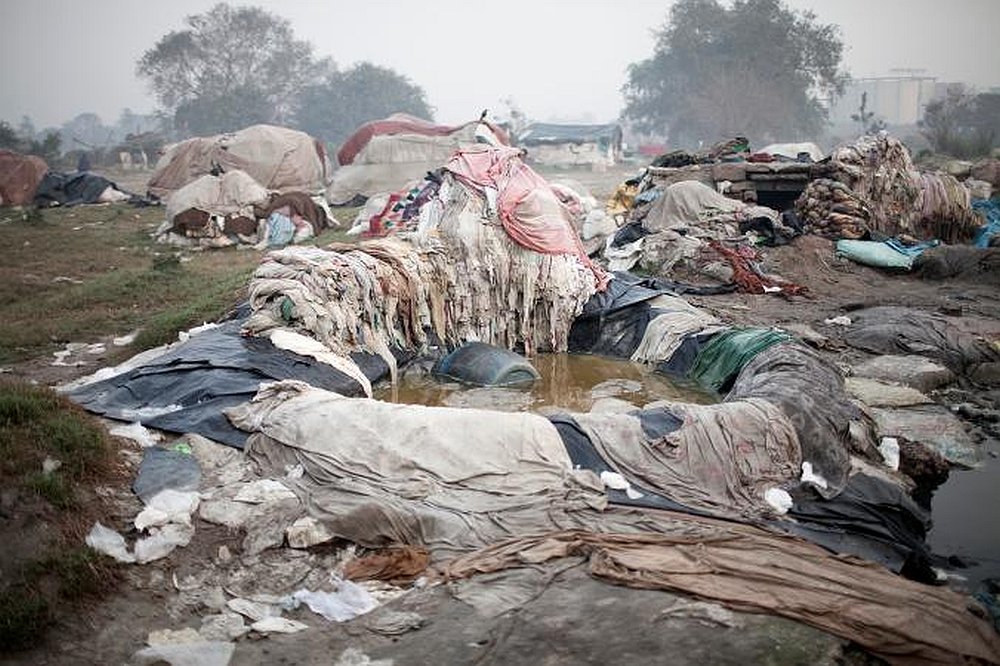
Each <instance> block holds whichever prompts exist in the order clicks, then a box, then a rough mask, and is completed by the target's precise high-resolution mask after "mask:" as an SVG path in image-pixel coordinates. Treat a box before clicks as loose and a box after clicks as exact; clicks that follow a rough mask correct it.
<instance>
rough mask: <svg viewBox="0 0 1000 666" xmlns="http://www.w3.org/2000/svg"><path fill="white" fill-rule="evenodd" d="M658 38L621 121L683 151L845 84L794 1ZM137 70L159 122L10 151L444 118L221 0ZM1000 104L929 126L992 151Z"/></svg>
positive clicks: (803, 132) (793, 134) (728, 5)
mask: <svg viewBox="0 0 1000 666" xmlns="http://www.w3.org/2000/svg"><path fill="white" fill-rule="evenodd" d="M653 34H654V37H655V46H654V49H653V53H652V54H651V55H650V57H649V58H646V59H644V60H641V61H639V62H635V63H632V64H630V65H629V66H628V68H627V70H626V82H625V84H624V86H623V87H622V90H621V92H622V94H623V96H624V108H623V110H622V113H621V120H622V121H623V122H625V123H627V124H629V125H630V127H631V128H632V129H634V130H636V131H638V132H639V133H641V134H644V135H646V136H648V137H652V138H655V140H657V141H663V140H666V142H667V143H668V144H669V145H671V146H672V147H694V146H697V145H698V144H699V143H702V142H705V143H711V142H714V141H717V140H719V139H722V138H729V137H733V136H737V135H740V136H747V137H749V138H750V139H751V143H752V144H753V145H759V144H761V143H769V142H772V141H785V140H803V139H808V138H814V137H817V136H818V135H819V134H821V133H822V131H823V129H824V127H825V126H826V124H827V109H828V108H829V105H830V103H831V102H832V101H833V99H834V98H835V97H836V96H837V95H840V94H841V93H842V92H843V89H844V85H845V83H846V82H847V81H848V75H847V73H846V72H845V71H844V70H843V69H842V57H843V50H844V45H843V42H842V40H841V36H840V32H839V28H838V27H837V26H834V25H825V24H822V23H820V22H819V21H818V20H817V18H816V16H815V14H813V13H811V12H808V11H794V10H791V9H789V8H788V7H787V6H786V5H785V4H784V2H783V0H732V1H731V2H725V3H724V2H721V1H720V0H677V1H676V2H674V3H673V4H672V5H671V7H670V9H669V11H668V12H667V14H666V20H665V22H664V24H663V25H662V26H660V27H659V28H657V29H656V30H654V33H653ZM136 72H137V74H138V75H139V76H140V77H141V78H143V79H145V80H146V82H147V83H148V84H149V87H150V89H151V91H152V93H153V94H154V96H155V97H156V100H157V102H158V104H159V110H158V111H157V113H156V114H155V115H153V116H140V115H137V114H133V113H132V112H131V111H129V110H127V109H126V110H125V111H124V112H123V116H122V118H120V119H119V121H118V123H116V124H115V125H113V126H110V127H109V126H104V125H103V123H102V122H101V121H100V119H99V118H98V117H97V116H96V115H95V114H92V113H91V114H80V115H78V116H77V117H76V118H74V119H73V120H72V121H69V122H68V123H66V124H64V125H63V127H62V128H61V129H50V130H46V131H44V132H41V133H39V132H35V131H34V129H33V127H31V123H30V120H28V119H24V120H23V121H22V123H21V126H20V127H18V128H14V127H12V126H10V125H9V124H7V123H0V147H14V148H15V149H17V148H18V147H19V148H21V149H23V151H24V152H34V153H36V154H43V156H44V154H51V153H53V152H55V153H58V152H59V150H60V139H61V142H62V143H61V150H62V151H64V152H65V151H67V150H71V149H74V148H75V149H86V147H87V146H88V145H95V146H99V145H112V144H114V143H115V142H116V141H117V142H121V141H124V140H125V139H126V136H127V134H128V132H125V131H122V128H128V127H136V128H139V129H133V130H130V131H131V132H132V133H133V134H136V133H140V131H141V132H148V131H150V130H152V129H157V130H159V131H160V132H161V133H164V134H165V135H166V136H167V137H168V138H171V139H179V138H185V137H188V136H194V135H208V134H217V133H222V132H228V131H233V130H236V129H240V128H242V127H246V126H248V125H253V124H256V123H274V124H280V125H285V126H289V127H294V128H297V129H301V130H303V131H305V132H308V133H309V134H311V135H313V136H316V137H319V138H321V139H323V140H325V141H326V142H328V143H330V144H331V145H339V144H340V143H341V142H343V141H344V140H345V139H346V138H347V137H348V136H350V134H351V133H352V132H353V131H354V130H355V129H356V128H357V127H358V126H359V125H361V124H363V123H365V122H368V121H371V120H375V119H378V118H383V117H385V116H387V115H389V114H391V113H395V112H404V113H409V114H412V115H415V116H419V117H422V118H426V119H428V120H433V108H432V107H431V105H430V104H429V103H428V100H427V96H426V94H425V92H424V90H423V89H422V88H421V87H420V86H419V85H417V84H415V83H413V82H412V81H410V80H409V79H408V78H406V77H405V76H403V75H401V74H399V73H398V72H395V71H394V70H392V69H389V68H386V67H382V66H379V65H376V64H374V63H370V62H362V63H358V64H355V65H353V66H351V67H347V68H340V67H338V66H337V65H336V63H335V62H334V61H333V60H332V59H330V58H320V57H317V56H316V54H315V53H314V51H313V46H312V45H311V44H310V43H308V42H306V41H303V40H299V39H297V38H296V37H295V34H294V32H293V30H292V26H291V23H290V22H289V21H288V20H287V19H285V18H282V17H280V16H277V15H275V14H271V13H269V12H267V11H265V10H263V9H261V8H259V7H233V6H230V5H228V4H224V3H220V4H217V5H215V6H214V7H212V8H211V9H210V10H209V11H207V12H205V13H203V14H195V15H191V16H188V17H187V18H186V19H185V20H184V27H183V28H181V29H180V30H175V31H171V32H168V33H167V34H165V35H164V36H163V37H161V38H160V39H159V40H158V41H157V42H156V43H155V44H154V45H153V46H152V47H151V48H149V49H148V50H147V51H146V52H145V53H143V54H142V56H141V57H140V59H139V60H138V62H137V63H136ZM510 104H511V103H510V102H509V101H508V105H510ZM511 108H513V107H511ZM996 109H997V101H996V96H995V95H993V96H990V95H979V96H976V95H971V94H968V93H965V94H963V95H960V96H954V95H951V96H949V97H948V99H945V100H941V101H939V102H935V103H934V104H932V105H931V106H929V107H928V109H927V115H926V117H925V121H924V124H923V127H922V130H923V132H924V134H925V136H927V138H928V139H929V140H930V142H931V144H932V146H933V147H934V148H935V150H938V151H940V152H949V153H952V154H958V153H961V154H962V155H966V154H973V153H977V152H979V153H981V152H982V151H987V152H988V150H989V148H990V147H991V146H992V145H994V144H995V143H996V140H997V139H998V138H1000V128H997V127H996V118H997V117H998V116H997V113H996ZM859 113H860V115H859V116H858V117H857V120H858V121H859V123H860V125H861V126H862V127H864V128H865V129H866V130H867V129H868V126H869V125H871V127H876V126H877V124H876V122H875V121H876V120H877V119H871V118H869V117H868V116H870V115H871V114H869V113H867V112H866V110H865V108H864V105H862V108H861V109H860V112H859ZM511 115H512V121H517V120H518V119H517V118H515V117H514V115H513V112H512V114H511ZM520 120H521V121H523V120H524V119H523V118H521V119H520Z"/></svg>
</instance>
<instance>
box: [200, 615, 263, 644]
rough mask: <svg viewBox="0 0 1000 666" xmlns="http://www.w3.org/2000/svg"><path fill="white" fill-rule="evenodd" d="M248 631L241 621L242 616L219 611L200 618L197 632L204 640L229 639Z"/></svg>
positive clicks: (248, 628)
mask: <svg viewBox="0 0 1000 666" xmlns="http://www.w3.org/2000/svg"><path fill="white" fill-rule="evenodd" d="M249 631H250V627H248V626H247V625H246V624H244V623H243V616H241V615H238V614H236V613H219V614H218V615H206V616H205V617H203V618H201V629H199V630H198V633H199V634H200V635H201V637H202V638H203V639H204V640H206V641H231V640H234V639H236V638H239V637H240V636H243V635H244V634H246V633H247V632H249Z"/></svg>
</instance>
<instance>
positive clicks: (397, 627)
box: [367, 611, 424, 636]
mask: <svg viewBox="0 0 1000 666" xmlns="http://www.w3.org/2000/svg"><path fill="white" fill-rule="evenodd" d="M423 623H424V618H423V616H422V615H420V614H419V613H412V612H407V611H387V612H385V613H381V614H380V615H379V616H378V617H374V618H372V619H370V620H369V621H368V623H367V627H368V628H369V629H370V630H372V631H374V632H375V633H377V634H382V635H383V636H398V635H400V634H405V633H406V632H408V631H413V630H414V629H419V628H420V627H421V625H423Z"/></svg>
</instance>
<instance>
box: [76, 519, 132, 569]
mask: <svg viewBox="0 0 1000 666" xmlns="http://www.w3.org/2000/svg"><path fill="white" fill-rule="evenodd" d="M86 542H87V545H88V546H90V547H91V548H93V549H94V550H96V551H97V552H99V553H104V554H105V555H108V556H110V557H113V558H115V559H116V560H118V561H119V562H128V563H132V562H135V555H133V554H132V553H130V552H128V546H126V545H125V537H123V536H122V535H121V534H119V533H118V532H116V531H114V530H113V529H111V528H110V527H105V526H104V525H102V524H101V523H100V522H97V523H94V526H93V527H92V528H91V529H90V533H89V534H88V535H87V539H86Z"/></svg>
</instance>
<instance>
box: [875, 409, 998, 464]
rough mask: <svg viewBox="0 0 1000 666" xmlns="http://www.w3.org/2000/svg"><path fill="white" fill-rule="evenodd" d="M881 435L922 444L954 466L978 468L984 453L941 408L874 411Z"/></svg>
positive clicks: (954, 418)
mask: <svg viewBox="0 0 1000 666" xmlns="http://www.w3.org/2000/svg"><path fill="white" fill-rule="evenodd" d="M871 413H872V417H874V419H875V423H876V426H877V427H878V431H879V434H880V435H881V436H882V437H897V438H901V439H906V440H908V441H912V442H920V443H921V444H923V445H925V446H927V447H928V448H930V449H931V450H932V451H935V452H937V453H938V454H940V455H941V456H942V457H944V459H945V460H947V461H948V462H949V463H951V464H953V465H961V466H963V467H977V466H978V465H979V463H980V462H981V461H982V450H981V448H980V447H979V445H977V444H976V442H975V441H974V440H973V439H972V437H971V436H970V435H969V434H968V433H967V432H966V431H965V427H964V426H963V425H962V421H961V420H959V418H958V417H957V416H955V415H954V414H952V413H951V411H950V410H948V409H947V408H945V407H942V406H940V405H917V406H914V407H907V408H903V409H881V408H873V409H872V410H871Z"/></svg>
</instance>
